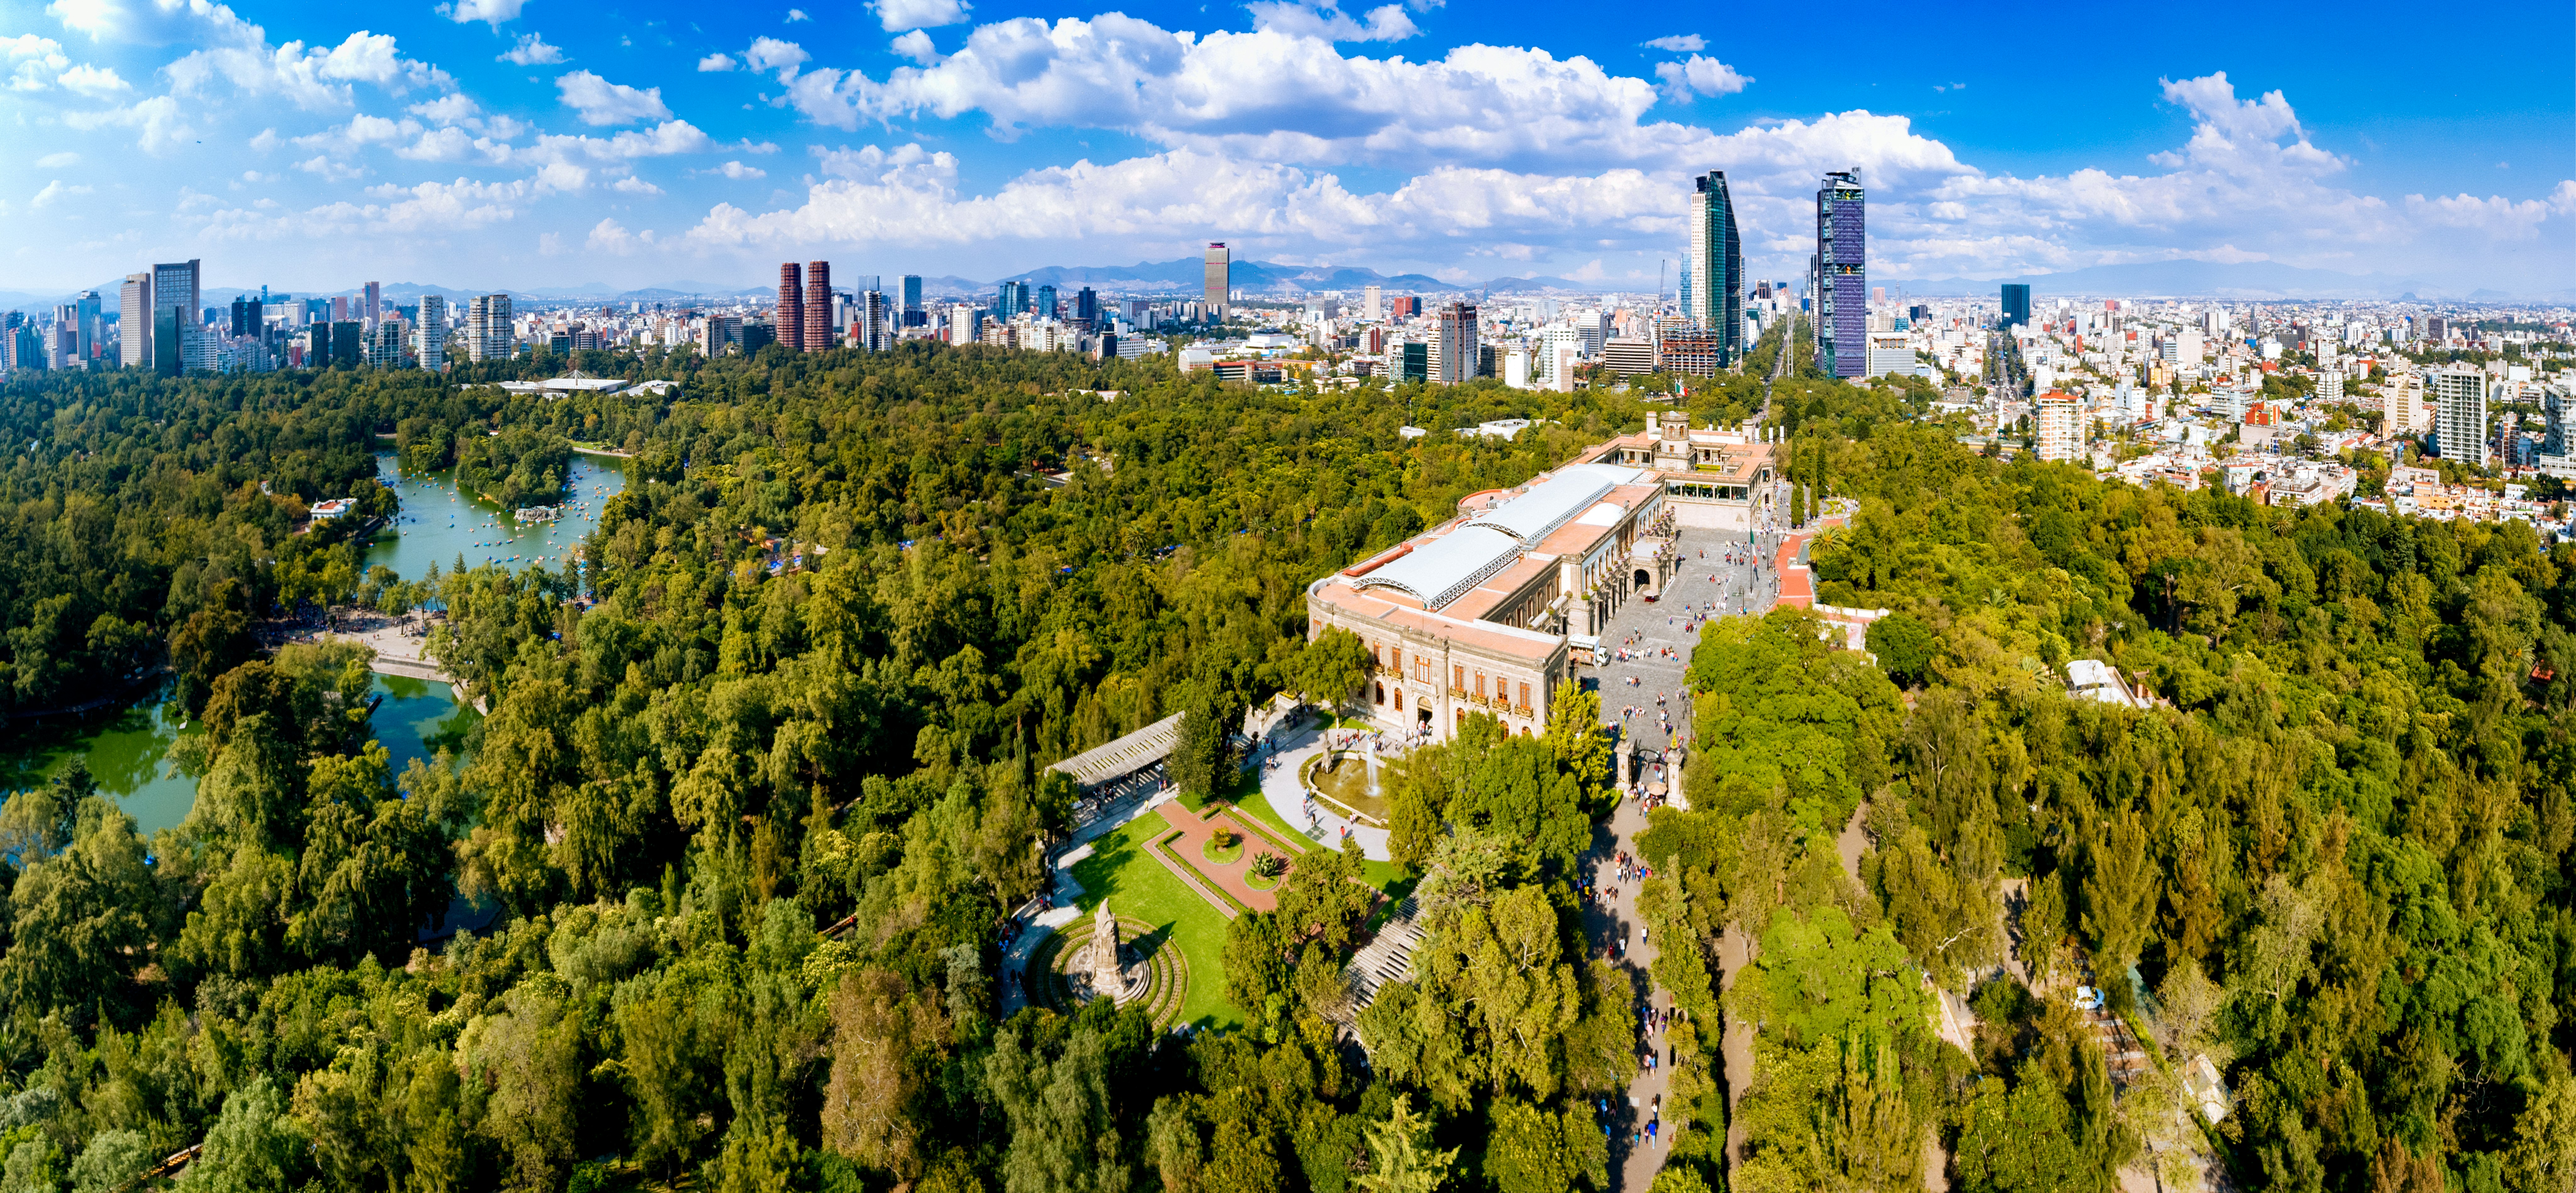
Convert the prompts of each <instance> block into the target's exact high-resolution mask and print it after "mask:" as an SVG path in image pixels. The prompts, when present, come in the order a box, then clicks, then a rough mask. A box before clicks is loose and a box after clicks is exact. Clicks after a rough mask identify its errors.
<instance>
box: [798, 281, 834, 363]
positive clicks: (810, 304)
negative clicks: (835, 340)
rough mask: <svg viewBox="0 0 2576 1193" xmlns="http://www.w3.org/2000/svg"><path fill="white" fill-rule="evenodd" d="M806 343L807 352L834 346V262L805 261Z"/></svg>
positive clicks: (819, 350) (828, 348) (827, 349)
mask: <svg viewBox="0 0 2576 1193" xmlns="http://www.w3.org/2000/svg"><path fill="white" fill-rule="evenodd" d="M804 316H805V318H804V322H805V343H804V350H805V351H807V352H828V351H830V350H831V348H832V263H831V262H829V261H808V262H806V263H805V311H804Z"/></svg>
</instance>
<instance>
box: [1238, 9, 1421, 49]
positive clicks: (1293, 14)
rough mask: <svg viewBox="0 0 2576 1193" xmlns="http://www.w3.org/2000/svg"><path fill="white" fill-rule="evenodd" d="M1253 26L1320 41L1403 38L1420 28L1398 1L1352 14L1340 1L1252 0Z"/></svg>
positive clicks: (1393, 39)
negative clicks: (1359, 14) (1356, 16)
mask: <svg viewBox="0 0 2576 1193" xmlns="http://www.w3.org/2000/svg"><path fill="white" fill-rule="evenodd" d="M1244 7H1246V8H1249V9H1251V10H1252V27H1253V28H1254V29H1257V30H1262V31H1264V32H1277V33H1285V34H1288V35H1289V36H1292V37H1311V38H1315V39H1317V40H1319V41H1403V40H1404V39H1405V38H1408V37H1412V36H1414V35H1415V34H1418V33H1420V32H1422V30H1421V29H1420V28H1418V27H1417V26H1415V25H1414V23H1413V18H1412V17H1411V16H1408V15H1406V13H1405V11H1404V6H1403V5H1401V4H1386V5H1381V6H1379V7H1377V8H1372V9H1370V10H1369V11H1368V12H1367V13H1366V14H1364V15H1362V16H1360V17H1358V18H1353V17H1350V16H1347V15H1344V13H1343V12H1342V10H1341V8H1340V6H1339V5H1336V4H1331V3H1321V4H1308V3H1300V2H1298V0H1253V3H1251V4H1247V5H1245V6H1244Z"/></svg>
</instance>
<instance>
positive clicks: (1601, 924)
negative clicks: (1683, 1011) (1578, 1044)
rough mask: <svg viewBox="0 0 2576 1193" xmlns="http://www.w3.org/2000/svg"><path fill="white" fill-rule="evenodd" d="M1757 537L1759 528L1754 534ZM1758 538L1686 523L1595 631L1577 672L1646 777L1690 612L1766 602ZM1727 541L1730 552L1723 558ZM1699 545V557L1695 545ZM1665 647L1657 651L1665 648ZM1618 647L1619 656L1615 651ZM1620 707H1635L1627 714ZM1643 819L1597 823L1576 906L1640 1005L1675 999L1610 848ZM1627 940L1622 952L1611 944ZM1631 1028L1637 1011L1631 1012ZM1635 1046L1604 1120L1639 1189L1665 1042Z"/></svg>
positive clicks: (1726, 954) (1629, 805)
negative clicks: (1656, 593)
mask: <svg viewBox="0 0 2576 1193" xmlns="http://www.w3.org/2000/svg"><path fill="white" fill-rule="evenodd" d="M1764 537H1767V536H1764ZM1759 546H1760V545H1759V543H1758V540H1748V539H1747V538H1746V536H1744V535H1742V534H1736V533H1726V532H1719V531H1706V530H1695V529H1684V530H1682V531H1681V533H1680V538H1679V541H1678V542H1677V543H1676V545H1675V549H1676V551H1677V552H1678V557H1679V558H1680V559H1681V560H1682V561H1683V562H1682V567H1681V570H1680V571H1679V572H1678V573H1676V575H1675V576H1674V578H1673V579H1672V580H1671V581H1670V582H1669V583H1667V584H1666V585H1665V586H1664V591H1663V594H1662V595H1661V596H1660V597H1659V598H1658V599H1657V600H1656V601H1655V602H1654V603H1653V604H1648V603H1646V602H1644V601H1632V602H1630V603H1629V604H1628V605H1627V606H1626V607H1625V608H1624V609H1622V610H1621V611H1620V615H1619V616H1618V617H1617V618H1615V619H1613V620H1612V622H1611V623H1610V624H1609V625H1608V626H1607V627H1605V628H1604V629H1603V630H1602V632H1601V645H1602V650H1603V652H1604V653H1603V656H1602V662H1601V663H1600V665H1598V666H1596V667H1594V668H1591V669H1589V670H1588V671H1587V672H1586V673H1585V678H1587V679H1598V681H1599V682H1600V685H1601V693H1600V694H1601V711H1602V715H1603V716H1604V717H1606V718H1609V719H1610V720H1612V721H1613V722H1618V723H1622V724H1623V726H1624V728H1623V731H1622V732H1623V736H1625V737H1628V738H1633V739H1635V740H1636V741H1637V742H1638V744H1639V745H1640V746H1641V747H1643V748H1644V751H1645V752H1641V753H1640V755H1639V758H1640V759H1641V761H1643V762H1644V764H1645V765H1644V766H1643V767H1642V768H1641V769H1644V770H1645V772H1646V775H1645V777H1646V778H1649V779H1652V778H1656V777H1657V775H1656V771H1655V769H1654V765H1653V763H1654V761H1655V760H1658V759H1660V758H1661V751H1662V750H1664V749H1665V748H1667V747H1668V745H1669V744H1671V743H1673V742H1686V741H1687V738H1688V736H1689V732H1690V704H1689V698H1688V691H1687V685H1686V683H1685V682H1684V680H1685V676H1686V673H1687V672H1688V669H1689V666H1690V652H1691V649H1692V647H1693V646H1695V645H1696V644H1697V643H1698V641H1699V631H1698V628H1697V627H1696V625H1695V624H1694V622H1695V620H1696V619H1698V618H1701V617H1704V616H1706V615H1707V614H1708V613H1709V612H1711V610H1712V608H1713V607H1714V608H1715V609H1716V610H1720V611H1722V612H1721V613H1720V615H1721V616H1729V615H1742V614H1746V613H1751V614H1757V615H1758V614H1760V613H1763V612H1766V611H1768V610H1769V609H1770V607H1771V604H1772V593H1771V588H1770V583H1769V575H1770V569H1767V568H1757V567H1755V566H1754V565H1753V563H1752V562H1751V560H1752V559H1753V558H1754V556H1755V554H1756V552H1757V551H1758V550H1759ZM1729 548H1733V549H1734V554H1735V556H1736V558H1735V560H1734V561H1732V562H1730V561H1729V560H1728V557H1727V556H1728V550H1729ZM1703 551H1704V552H1706V557H1705V558H1703V557H1702V555H1701V553H1702V552H1703ZM1667 649H1669V650H1670V651H1671V652H1672V654H1671V655H1670V656H1667V655H1665V654H1664V651H1666V650H1667ZM1622 654H1625V656H1626V657H1624V658H1623V657H1621V655H1622ZM1658 697H1661V698H1663V700H1664V703H1663V705H1662V706H1661V707H1662V711H1663V712H1664V713H1665V714H1666V715H1667V716H1668V717H1670V721H1671V725H1672V732H1670V733H1669V734H1668V733H1667V732H1666V731H1665V730H1664V729H1663V727H1662V725H1661V724H1660V723H1659V722H1658V721H1657V719H1656V716H1655V714H1656V712H1657V709H1658V706H1657V704H1656V701H1657V699H1658ZM1626 710H1634V711H1633V712H1630V711H1626ZM1646 827H1647V814H1646V811H1645V810H1644V809H1643V808H1641V807H1640V806H1639V805H1638V802H1637V801H1636V800H1633V799H1622V800H1621V801H1620V803H1619V807H1618V810H1617V811H1616V812H1614V813H1612V815H1611V817H1610V822H1609V824H1608V825H1607V826H1606V827H1605V829H1604V831H1602V832H1601V833H1598V834H1596V835H1595V842H1596V844H1595V847H1594V851H1593V855H1592V858H1591V861H1592V864H1593V866H1594V871H1593V879H1594V881H1595V882H1596V883H1597V884H1598V885H1599V889H1600V890H1602V891H1603V892H1605V893H1607V894H1608V896H1609V897H1608V898H1607V899H1606V900H1597V901H1595V902H1592V903H1590V904H1587V905H1586V906H1585V908H1584V931H1585V934H1586V936H1587V938H1588V939H1589V940H1590V941H1591V943H1592V945H1593V948H1594V955H1595V956H1602V955H1605V954H1604V950H1608V953H1607V955H1610V956H1614V957H1616V958H1617V959H1618V960H1619V961H1620V963H1621V965H1622V967H1623V968H1625V969H1626V970H1627V971H1628V972H1629V973H1630V974H1631V975H1632V980H1633V981H1634V982H1635V984H1636V988H1637V990H1638V992H1639V996H1640V1002H1641V1005H1642V1006H1643V1007H1644V1008H1645V1009H1647V1010H1649V1011H1656V1010H1664V1009H1668V1008H1670V1007H1671V1006H1672V1005H1673V998H1672V995H1671V994H1670V993H1669V992H1666V991H1663V990H1659V989H1656V988H1655V986H1654V982H1653V979H1652V978H1651V977H1650V976H1649V974H1650V972H1651V968H1652V966H1653V965H1654V962H1655V959H1656V958H1657V957H1658V956H1660V955H1661V952H1660V950H1661V942H1659V941H1656V940H1654V939H1652V937H1651V935H1650V934H1648V933H1647V932H1646V925H1645V922H1644V920H1643V918H1642V917H1641V916H1639V915H1638V913H1637V888H1638V883H1637V882H1636V881H1635V880H1634V879H1633V878H1632V879H1631V880H1630V881H1629V882H1627V883H1624V884H1622V883H1620V882H1618V881H1617V878H1618V857H1619V855H1621V854H1625V855H1626V856H1627V857H1628V858H1629V859H1630V861H1631V862H1632V863H1634V862H1635V860H1636V859H1637V854H1638V850H1637V834H1639V833H1641V832H1644V831H1645V829H1646ZM1742 940H1743V934H1742V933H1741V932H1735V931H1730V932H1728V934H1727V935H1726V937H1725V938H1724V939H1722V940H1721V941H1720V942H1719V947H1718V955H1719V960H1720V962H1721V963H1722V965H1723V966H1724V971H1723V972H1724V977H1725V980H1727V981H1732V980H1733V979H1734V977H1735V974H1736V971H1737V970H1738V969H1740V968H1741V967H1742V966H1743V965H1744V964H1745V962H1746V961H1747V960H1748V957H1747V956H1745V954H1744V949H1743V947H1742V943H1741V942H1742ZM1614 944H1615V945H1625V946H1626V948H1625V949H1624V951H1621V950H1619V949H1616V948H1613V946H1614ZM1639 1022H1640V1025H1641V1026H1642V1025H1643V1024H1644V1022H1645V1017H1644V1016H1642V1015H1641V1016H1640V1017H1639ZM1740 1034H1741V1035H1742V1039H1741V1040H1739V1039H1738V1038H1737V1037H1738V1035H1739V1031H1738V1030H1737V1029H1733V1028H1730V1030H1729V1031H1728V1032H1727V1034H1726V1043H1725V1047H1724V1064H1725V1073H1724V1079H1725V1081H1726V1082H1727V1085H1728V1087H1729V1089H1730V1090H1731V1091H1739V1092H1740V1090H1741V1089H1742V1087H1743V1084H1744V1082H1745V1081H1747V1080H1749V1079H1750V1077H1751V1074H1752V1065H1753V1053H1752V1036H1751V1033H1750V1031H1749V1030H1744V1031H1742V1032H1741V1033H1740ZM1638 1045H1639V1046H1638V1055H1639V1056H1640V1058H1642V1057H1644V1056H1645V1055H1646V1054H1647V1053H1648V1052H1650V1051H1651V1052H1652V1053H1653V1054H1654V1055H1655V1058H1656V1063H1655V1064H1654V1066H1653V1067H1647V1066H1645V1065H1644V1064H1642V1063H1641V1064H1640V1066H1639V1069H1638V1072H1637V1078H1636V1080H1635V1081H1634V1082H1632V1083H1630V1085H1629V1087H1628V1091H1627V1104H1626V1105H1624V1106H1618V1105H1614V1106H1612V1107H1611V1108H1610V1114H1609V1116H1608V1122H1607V1124H1606V1125H1607V1128H1608V1130H1609V1131H1610V1133H1611V1141H1610V1158H1611V1187H1612V1189H1613V1190H1614V1193H1643V1191H1644V1190H1645V1189H1646V1188H1647V1187H1648V1186H1650V1185H1652V1184H1653V1183H1654V1180H1655V1174H1656V1173H1657V1172H1658V1171H1660V1170H1661V1169H1662V1168H1663V1162H1664V1150H1663V1147H1662V1146H1661V1144H1662V1142H1663V1136H1662V1134H1661V1132H1660V1131H1658V1133H1657V1135H1656V1137H1655V1138H1654V1139H1651V1140H1645V1141H1641V1142H1640V1143H1638V1144H1636V1145H1632V1144H1631V1143H1630V1137H1631V1134H1632V1132H1642V1131H1643V1130H1645V1127H1646V1124H1647V1122H1648V1121H1649V1120H1650V1119H1651V1118H1652V1116H1653V1114H1654V1112H1655V1108H1656V1106H1657V1105H1658V1100H1659V1099H1661V1098H1662V1097H1663V1095H1664V1093H1665V1092H1666V1089H1667V1088H1668V1086H1669V1083H1670V1072H1669V1070H1668V1069H1667V1068H1666V1062H1668V1061H1669V1060H1670V1059H1671V1056H1672V1053H1671V1050H1670V1049H1669V1048H1668V1047H1667V1046H1666V1045H1665V1043H1664V1041H1663V1039H1662V1037H1661V1035H1660V1034H1652V1033H1649V1034H1646V1035H1645V1036H1644V1037H1643V1038H1641V1039H1640V1040H1639V1041H1638Z"/></svg>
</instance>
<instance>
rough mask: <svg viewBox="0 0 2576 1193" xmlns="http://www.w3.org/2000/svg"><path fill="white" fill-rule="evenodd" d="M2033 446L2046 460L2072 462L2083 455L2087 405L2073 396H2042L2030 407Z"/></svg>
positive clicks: (2052, 393) (2058, 394)
mask: <svg viewBox="0 0 2576 1193" xmlns="http://www.w3.org/2000/svg"><path fill="white" fill-rule="evenodd" d="M2031 406H2032V409H2031V420H2030V421H2031V429H2032V430H2033V431H2034V432H2036V434H2035V436H2034V437H2033V438H2034V443H2033V446H2034V447H2035V448H2036V449H2037V450H2038V452H2039V458H2040V459H2043V460H2073V459H2076V458H2078V457H2081V456H2082V455H2083V454H2084V403H2083V402H2082V401H2081V400H2079V399H2077V398H2076V397H2075V396H2074V395H2072V394H2062V393H2056V392H2053V391H2052V392H2050V393H2044V394H2041V395H2039V397H2038V398H2036V399H2034V400H2033V401H2032V403H2031Z"/></svg>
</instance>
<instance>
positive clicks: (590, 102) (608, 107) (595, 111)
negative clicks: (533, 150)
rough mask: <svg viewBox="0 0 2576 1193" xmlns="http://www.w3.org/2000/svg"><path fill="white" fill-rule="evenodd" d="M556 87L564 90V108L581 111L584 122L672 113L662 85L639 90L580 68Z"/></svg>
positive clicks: (625, 121)
mask: <svg viewBox="0 0 2576 1193" xmlns="http://www.w3.org/2000/svg"><path fill="white" fill-rule="evenodd" d="M555 88H556V90H557V91H559V92H561V93H562V95H563V102H564V106H565V107H568V108H571V109H572V110H574V111H576V112H579V113H581V122H582V123H584V124H636V123H639V122H642V121H646V120H667V119H669V118H670V116H671V109H670V108H669V107H667V106H665V105H664V104H663V103H662V89H661V88H659V87H654V88H651V89H649V90H638V89H636V88H633V87H629V86H627V85H625V84H623V83H611V82H609V81H608V80H606V79H603V78H601V77H599V76H598V75H595V74H592V73H591V72H589V71H586V70H577V71H574V72H572V73H570V74H567V75H564V76H562V77H560V78H557V79H556V80H555Z"/></svg>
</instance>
